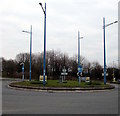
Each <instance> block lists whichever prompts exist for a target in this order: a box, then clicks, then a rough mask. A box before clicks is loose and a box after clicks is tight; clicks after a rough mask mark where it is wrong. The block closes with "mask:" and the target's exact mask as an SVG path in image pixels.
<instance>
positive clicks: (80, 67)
mask: <svg viewBox="0 0 120 116" xmlns="http://www.w3.org/2000/svg"><path fill="white" fill-rule="evenodd" d="M80 39H83V37H80V32H79V31H78V77H79V85H80V81H81V80H80V73H82V70H83V69H82V65H81V63H80Z"/></svg>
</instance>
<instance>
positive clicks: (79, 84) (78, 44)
mask: <svg viewBox="0 0 120 116" xmlns="http://www.w3.org/2000/svg"><path fill="white" fill-rule="evenodd" d="M79 66H80V33H79V31H78V67H79ZM78 79H79V86H80V75H79V76H78Z"/></svg>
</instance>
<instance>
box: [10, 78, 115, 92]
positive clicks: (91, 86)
mask: <svg viewBox="0 0 120 116" xmlns="http://www.w3.org/2000/svg"><path fill="white" fill-rule="evenodd" d="M9 87H10V88H16V89H24V90H37V91H52V92H84V91H85V92H86V91H103V90H111V89H114V88H115V86H114V85H111V84H106V85H104V84H103V83H102V82H98V81H92V82H89V83H85V82H81V85H80V86H78V82H77V81H66V82H64V83H59V82H58V81H57V80H49V81H48V82H47V83H46V86H45V87H44V86H43V84H42V83H41V82H40V81H31V82H30V81H19V82H12V83H10V84H9Z"/></svg>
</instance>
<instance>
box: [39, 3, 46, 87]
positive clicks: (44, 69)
mask: <svg viewBox="0 0 120 116" xmlns="http://www.w3.org/2000/svg"><path fill="white" fill-rule="evenodd" d="M39 5H40V6H41V8H42V10H43V13H44V58H43V86H44V87H45V72H46V3H45V8H43V6H42V3H39Z"/></svg>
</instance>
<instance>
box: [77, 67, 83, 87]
mask: <svg viewBox="0 0 120 116" xmlns="http://www.w3.org/2000/svg"><path fill="white" fill-rule="evenodd" d="M82 71H83V68H82V66H81V65H80V66H78V73H77V75H78V79H79V86H80V83H81V79H80V76H81V75H82Z"/></svg>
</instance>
